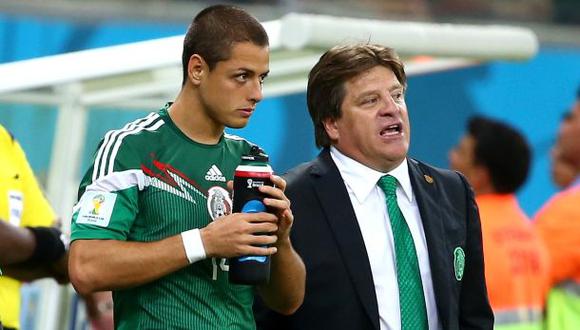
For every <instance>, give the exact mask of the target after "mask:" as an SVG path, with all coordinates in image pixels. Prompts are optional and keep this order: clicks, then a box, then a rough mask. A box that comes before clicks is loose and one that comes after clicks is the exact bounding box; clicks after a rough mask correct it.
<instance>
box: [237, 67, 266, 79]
mask: <svg viewBox="0 0 580 330" xmlns="http://www.w3.org/2000/svg"><path fill="white" fill-rule="evenodd" d="M234 71H243V72H246V73H251V74H258V73H257V72H256V70H252V69H249V68H244V67H241V68H237V69H235V70H234ZM269 74H270V70H268V71H266V72H264V73H261V74H259V75H260V76H264V77H266V76H268V75H269Z"/></svg>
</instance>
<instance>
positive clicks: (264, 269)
mask: <svg viewBox="0 0 580 330" xmlns="http://www.w3.org/2000/svg"><path fill="white" fill-rule="evenodd" d="M272 173H273V172H272V168H271V167H270V165H269V164H268V155H266V154H265V153H264V152H263V151H262V150H261V149H260V148H259V147H257V146H253V147H252V148H251V149H250V152H249V153H248V154H247V155H243V156H242V161H241V163H240V165H239V166H238V167H237V168H236V171H235V173H234V191H233V209H232V211H233V212H241V213H258V212H266V211H267V210H266V206H265V205H264V204H263V203H262V200H263V199H264V197H265V196H264V194H262V193H261V192H260V191H259V190H258V187H261V186H264V185H268V186H271V185H272V181H271V180H270V175H272ZM229 280H230V282H232V283H236V284H251V285H255V284H265V283H268V281H269V280H270V256H241V257H237V258H230V260H229Z"/></svg>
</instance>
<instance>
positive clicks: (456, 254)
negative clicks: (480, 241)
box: [453, 246, 465, 281]
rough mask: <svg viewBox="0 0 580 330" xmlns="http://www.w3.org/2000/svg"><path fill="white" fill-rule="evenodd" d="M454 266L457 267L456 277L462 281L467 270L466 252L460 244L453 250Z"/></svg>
mask: <svg viewBox="0 0 580 330" xmlns="http://www.w3.org/2000/svg"><path fill="white" fill-rule="evenodd" d="M453 268H454V269H455V279H456V280H458V281H461V279H462V278H463V271H464V270H465V252H463V249H462V248H461V247H459V246H458V247H456V248H455V250H454V251H453Z"/></svg>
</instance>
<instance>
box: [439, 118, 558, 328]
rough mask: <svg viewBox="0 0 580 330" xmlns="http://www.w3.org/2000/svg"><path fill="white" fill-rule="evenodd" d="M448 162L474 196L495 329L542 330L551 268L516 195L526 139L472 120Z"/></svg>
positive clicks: (524, 170) (523, 173)
mask: <svg viewBox="0 0 580 330" xmlns="http://www.w3.org/2000/svg"><path fill="white" fill-rule="evenodd" d="M449 158H450V163H451V167H452V168H453V169H455V170H458V171H460V172H462V173H463V174H465V176H466V177H467V179H468V181H469V182H470V183H471V185H472V187H473V189H474V191H475V196H476V197H475V198H476V202H477V204H478V206H479V212H480V217H481V228H482V236H483V251H484V256H485V276H486V283H487V290H488V295H489V301H490V303H491V307H492V309H493V311H494V314H495V329H515V328H514V327H517V329H540V328H541V326H542V315H543V309H544V305H545V300H546V294H547V292H548V288H549V266H550V263H549V259H548V253H547V250H546V247H545V246H544V245H543V243H542V241H541V238H540V236H539V235H538V234H537V233H536V232H535V231H534V228H533V226H532V224H531V222H530V220H529V219H528V217H527V216H526V215H525V214H524V212H523V211H522V210H521V208H520V206H519V204H518V201H517V199H516V196H515V192H516V191H517V190H518V189H519V188H520V187H521V186H522V185H523V184H524V182H525V180H526V178H527V175H528V171H529V167H530V149H529V146H528V144H527V142H526V140H525V139H524V137H523V136H522V135H521V134H520V133H518V132H517V131H516V130H514V129H513V128H511V127H509V126H508V125H505V124H503V123H500V122H498V121H494V120H491V119H487V118H483V117H473V118H471V119H470V121H469V124H468V132H467V134H466V135H465V136H464V137H463V138H462V139H461V141H460V143H459V144H458V145H457V146H456V147H455V148H454V149H453V150H451V152H450V154H449Z"/></svg>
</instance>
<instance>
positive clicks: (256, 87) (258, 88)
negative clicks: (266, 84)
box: [248, 79, 264, 103]
mask: <svg viewBox="0 0 580 330" xmlns="http://www.w3.org/2000/svg"><path fill="white" fill-rule="evenodd" d="M248 85H249V96H248V98H249V99H250V101H252V102H254V103H258V102H260V101H262V99H263V98H264V94H263V92H262V81H261V80H260V79H256V80H254V81H252V83H251V84H248Z"/></svg>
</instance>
